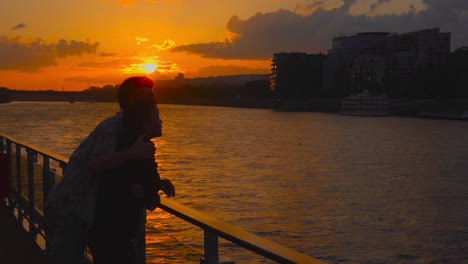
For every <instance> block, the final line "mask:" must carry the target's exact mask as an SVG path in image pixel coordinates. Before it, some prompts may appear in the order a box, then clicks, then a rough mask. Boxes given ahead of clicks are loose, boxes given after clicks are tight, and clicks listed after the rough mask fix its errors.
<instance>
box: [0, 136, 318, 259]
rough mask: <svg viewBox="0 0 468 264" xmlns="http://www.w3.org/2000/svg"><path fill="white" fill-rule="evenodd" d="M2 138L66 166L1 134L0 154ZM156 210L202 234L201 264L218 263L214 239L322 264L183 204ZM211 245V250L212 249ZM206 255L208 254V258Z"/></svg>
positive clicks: (166, 204) (65, 160) (51, 154)
mask: <svg viewBox="0 0 468 264" xmlns="http://www.w3.org/2000/svg"><path fill="white" fill-rule="evenodd" d="M3 138H5V139H7V141H10V142H13V143H14V144H16V145H17V146H22V147H24V148H26V149H30V150H32V151H34V152H36V153H38V154H41V155H43V156H44V157H47V158H49V159H53V160H55V161H57V162H59V163H60V164H62V165H65V166H66V164H67V163H68V160H69V159H68V158H66V157H64V156H62V155H60V154H57V153H54V152H52V151H48V150H45V149H42V148H40V147H37V146H34V145H32V144H29V143H26V142H24V141H20V140H17V139H15V138H14V137H11V136H7V135H4V134H1V133H0V151H1V147H3ZM159 207H160V208H161V209H162V210H164V211H166V212H168V213H171V214H173V215H175V216H176V217H178V218H181V219H183V220H185V221H187V222H189V223H191V224H193V225H195V226H198V227H200V228H202V229H203V230H204V231H205V263H210V264H211V263H218V248H217V247H218V242H217V237H218V236H219V237H222V238H224V239H226V240H228V241H230V242H232V243H235V244H237V245H239V246H241V247H243V248H245V249H248V250H250V251H252V252H254V253H256V254H259V255H262V256H264V257H266V258H268V259H271V260H273V261H276V262H278V263H291V264H292V263H308V264H324V263H325V262H323V261H321V260H318V259H316V258H313V257H310V256H308V255H306V254H303V253H300V252H298V251H295V250H293V249H290V248H288V247H285V246H282V245H280V244H277V243H275V242H272V241H270V240H267V239H264V238H261V237H259V236H257V235H255V234H252V233H250V232H247V231H245V230H243V229H241V228H239V227H237V226H234V225H232V224H228V223H226V222H224V221H221V220H218V219H216V218H214V217H211V216H209V215H207V214H205V213H202V212H199V211H196V210H194V209H192V208H189V207H187V206H185V205H182V204H180V203H177V202H175V201H174V200H171V199H168V198H165V197H162V199H161V204H160V206H159ZM213 245H214V247H215V248H213ZM209 255H212V257H210V256H209Z"/></svg>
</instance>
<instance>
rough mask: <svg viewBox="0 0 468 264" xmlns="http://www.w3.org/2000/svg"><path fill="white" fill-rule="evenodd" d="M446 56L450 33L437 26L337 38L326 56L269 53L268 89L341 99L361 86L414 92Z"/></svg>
mask: <svg viewBox="0 0 468 264" xmlns="http://www.w3.org/2000/svg"><path fill="white" fill-rule="evenodd" d="M449 56H450V33H449V32H440V30H439V28H433V29H423V30H419V31H414V32H409V33H404V34H396V33H388V32H362V33H357V34H355V35H350V36H339V37H335V38H333V40H332V48H331V49H330V50H328V54H327V55H326V56H324V55H323V54H315V55H312V54H305V53H297V52H293V53H276V54H274V56H273V59H272V68H271V88H272V90H274V91H275V92H276V93H277V94H278V96H279V97H280V98H281V99H288V100H289V99H291V96H294V97H296V98H313V97H315V96H319V97H320V96H332V97H344V96H346V95H349V94H351V93H358V92H361V91H363V90H366V91H371V92H374V93H379V92H380V93H384V92H385V93H388V94H390V95H392V96H395V97H408V96H409V97H411V96H415V93H418V92H419V90H418V89H419V88H418V85H420V83H418V81H419V79H418V78H421V75H423V74H427V73H429V72H431V71H432V72H434V71H435V70H437V69H438V68H440V67H441V66H443V65H445V64H446V63H447V60H448V59H449ZM317 74H320V76H317Z"/></svg>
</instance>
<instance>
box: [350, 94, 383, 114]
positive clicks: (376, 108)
mask: <svg viewBox="0 0 468 264" xmlns="http://www.w3.org/2000/svg"><path fill="white" fill-rule="evenodd" d="M388 106H389V100H388V97H387V96H386V95H371V94H370V93H369V92H367V91H364V92H363V93H359V94H352V95H350V96H347V97H345V98H343V100H342V101H341V113H342V114H344V115H357V116H386V115H388V114H389V111H388V109H389V107H388Z"/></svg>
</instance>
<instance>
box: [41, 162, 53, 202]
mask: <svg viewBox="0 0 468 264" xmlns="http://www.w3.org/2000/svg"><path fill="white" fill-rule="evenodd" d="M42 158H43V161H42V190H43V200H44V211H45V203H46V201H47V197H49V193H50V191H51V190H52V187H53V186H54V182H55V175H51V174H52V172H51V171H50V159H49V156H46V155H43V156H42ZM52 176H54V177H52Z"/></svg>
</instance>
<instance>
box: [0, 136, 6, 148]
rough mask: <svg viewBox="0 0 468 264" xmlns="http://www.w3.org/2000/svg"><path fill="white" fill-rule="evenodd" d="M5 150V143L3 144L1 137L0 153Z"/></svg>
mask: <svg viewBox="0 0 468 264" xmlns="http://www.w3.org/2000/svg"><path fill="white" fill-rule="evenodd" d="M4 150H5V143H3V137H2V136H0V152H2V151H4Z"/></svg>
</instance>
